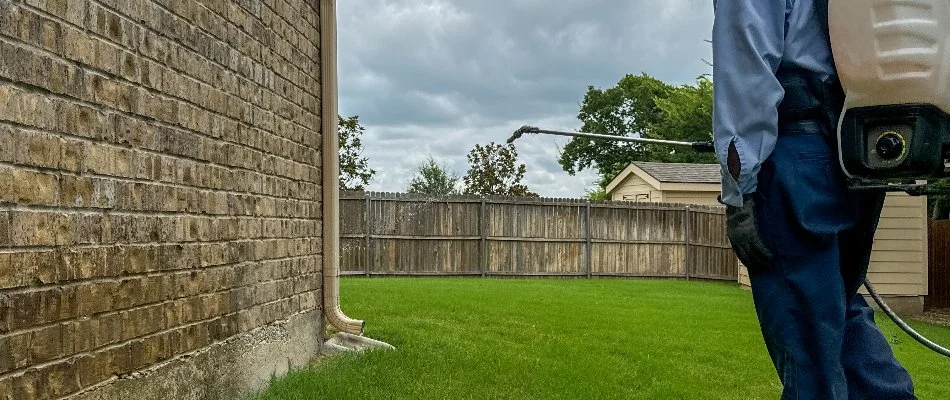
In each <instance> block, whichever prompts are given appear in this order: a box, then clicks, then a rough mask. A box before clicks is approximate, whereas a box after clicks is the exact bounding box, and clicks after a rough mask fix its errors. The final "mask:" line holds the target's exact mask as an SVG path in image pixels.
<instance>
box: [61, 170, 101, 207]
mask: <svg viewBox="0 0 950 400" xmlns="http://www.w3.org/2000/svg"><path fill="white" fill-rule="evenodd" d="M77 162H78V160H77ZM92 191H93V185H92V179H91V178H84V177H79V176H72V175H63V176H62V177H61V178H60V190H59V196H60V205H62V206H64V207H89V206H91V205H92Z"/></svg>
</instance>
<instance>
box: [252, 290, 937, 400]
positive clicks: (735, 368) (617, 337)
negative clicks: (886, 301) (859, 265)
mask: <svg viewBox="0 0 950 400" xmlns="http://www.w3.org/2000/svg"><path fill="white" fill-rule="evenodd" d="M342 293H343V309H344V310H345V312H346V313H347V314H348V315H350V316H351V317H354V318H360V319H365V320H366V321H367V330H366V336H368V337H371V338H374V339H378V340H382V341H385V342H387V343H390V344H392V345H394V346H396V348H397V351H395V352H391V351H374V352H369V353H367V354H364V355H345V356H338V357H335V358H330V359H326V360H322V361H320V362H317V363H315V364H314V365H313V366H311V367H309V368H306V369H304V370H301V371H297V372H294V373H292V374H290V375H289V376H287V377H285V378H282V379H279V380H276V381H275V382H274V383H273V384H272V386H271V387H270V388H269V389H268V390H267V391H266V392H265V393H264V394H263V395H262V396H261V397H260V400H271V399H324V398H326V399H525V398H535V399H605V398H611V399H613V398H628V399H776V398H778V397H779V393H780V390H781V386H780V384H779V381H778V379H777V376H776V374H775V372H774V370H773V369H772V365H771V363H770V361H769V358H768V355H767V353H766V350H765V347H764V343H763V342H762V339H761V335H760V334H759V331H758V326H757V323H756V319H755V314H754V312H753V309H752V300H751V295H750V294H749V293H748V292H746V291H744V290H742V289H740V288H738V287H737V286H736V285H734V284H722V283H709V282H672V281H642V280H489V279H464V280H462V279H362V278H348V279H343V280H342ZM878 323H879V324H880V325H881V327H882V330H883V331H884V332H885V334H886V335H887V336H888V337H889V338H891V341H892V345H893V347H894V351H895V353H896V354H897V356H898V358H899V359H900V361H901V362H902V363H904V365H905V366H906V367H907V368H908V369H909V370H910V372H911V374H912V375H913V376H914V378H915V383H916V385H917V392H918V395H919V397H920V398H921V399H922V400H926V399H948V398H950V383H948V382H947V379H950V374H948V371H950V360H948V359H944V358H940V357H939V356H937V355H935V354H932V353H929V352H928V351H927V350H925V349H924V348H923V347H921V346H919V345H918V344H916V342H913V340H912V339H910V338H909V337H907V336H906V335H904V334H902V333H900V332H899V330H898V329H897V327H896V326H894V325H893V324H892V323H890V321H889V320H887V319H886V317H885V316H883V315H881V316H880V317H879V318H878ZM913 325H914V327H915V328H919V329H920V330H921V332H922V333H924V334H926V335H929V336H930V337H931V338H932V339H934V340H936V341H938V342H939V343H943V344H950V329H948V328H943V327H936V326H932V325H926V324H922V323H915V324H913Z"/></svg>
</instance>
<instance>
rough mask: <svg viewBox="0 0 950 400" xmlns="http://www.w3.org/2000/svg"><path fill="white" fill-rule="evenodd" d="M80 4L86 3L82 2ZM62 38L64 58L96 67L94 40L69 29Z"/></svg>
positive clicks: (66, 29)
mask: <svg viewBox="0 0 950 400" xmlns="http://www.w3.org/2000/svg"><path fill="white" fill-rule="evenodd" d="M81 3H86V2H84V1H83V2H81ZM63 38H64V42H65V43H66V45H65V48H64V49H63V50H64V51H63V52H64V55H65V56H66V58H68V59H70V60H74V61H77V62H79V63H82V64H85V65H89V66H95V65H97V62H96V39H94V38H93V37H91V36H89V35H87V34H86V33H85V32H83V31H82V30H79V29H74V28H71V27H67V28H65V29H64V30H63ZM83 98H85V97H83Z"/></svg>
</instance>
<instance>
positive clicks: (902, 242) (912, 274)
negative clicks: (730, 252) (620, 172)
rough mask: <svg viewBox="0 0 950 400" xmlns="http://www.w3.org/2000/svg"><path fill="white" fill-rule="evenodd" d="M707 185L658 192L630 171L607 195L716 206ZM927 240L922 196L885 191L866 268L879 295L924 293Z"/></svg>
mask: <svg viewBox="0 0 950 400" xmlns="http://www.w3.org/2000/svg"><path fill="white" fill-rule="evenodd" d="M708 186H709V185H703V184H696V185H695V187H696V190H694V191H690V190H677V191H660V190H657V188H656V187H654V186H652V185H651V184H649V183H648V182H647V181H645V180H644V179H642V178H640V177H639V176H637V175H636V174H630V176H629V177H628V178H627V179H626V180H625V181H624V182H623V183H621V184H620V185H618V187H617V188H615V189H614V191H613V192H611V197H612V198H613V199H614V200H624V196H627V198H628V199H630V200H631V201H632V200H633V199H636V195H638V194H640V195H649V200H643V199H641V200H640V201H652V202H661V203H685V204H701V205H718V204H719V203H718V202H717V200H716V197H717V196H718V195H719V193H718V192H709V191H702V189H703V188H706V187H708ZM678 189H680V188H678ZM927 240H928V238H927V199H926V197H913V196H909V195H907V194H904V193H891V194H888V195H887V200H886V202H885V204H884V210H883V211H882V213H881V222H880V225H879V227H878V230H877V234H876V235H875V241H874V248H873V250H872V253H871V265H870V267H869V279H870V281H871V282H872V283H873V284H874V286H875V288H877V290H878V291H879V292H880V293H881V294H882V295H886V296H891V297H902V296H910V297H918V296H924V295H926V294H927V292H928V288H927V270H928V268H927V263H928V260H927ZM738 278H739V282H740V283H741V284H743V285H745V286H748V285H749V278H748V274H747V272H746V270H745V268H743V267H740V268H739V277H738Z"/></svg>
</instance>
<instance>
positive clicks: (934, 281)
mask: <svg viewBox="0 0 950 400" xmlns="http://www.w3.org/2000/svg"><path fill="white" fill-rule="evenodd" d="M928 236H929V237H930V240H929V241H930V243H929V247H930V256H929V260H930V271H929V273H928V275H929V282H928V283H929V292H930V293H929V294H928V295H927V297H926V301H925V303H926V306H927V308H950V221H930V226H929V232H928Z"/></svg>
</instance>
